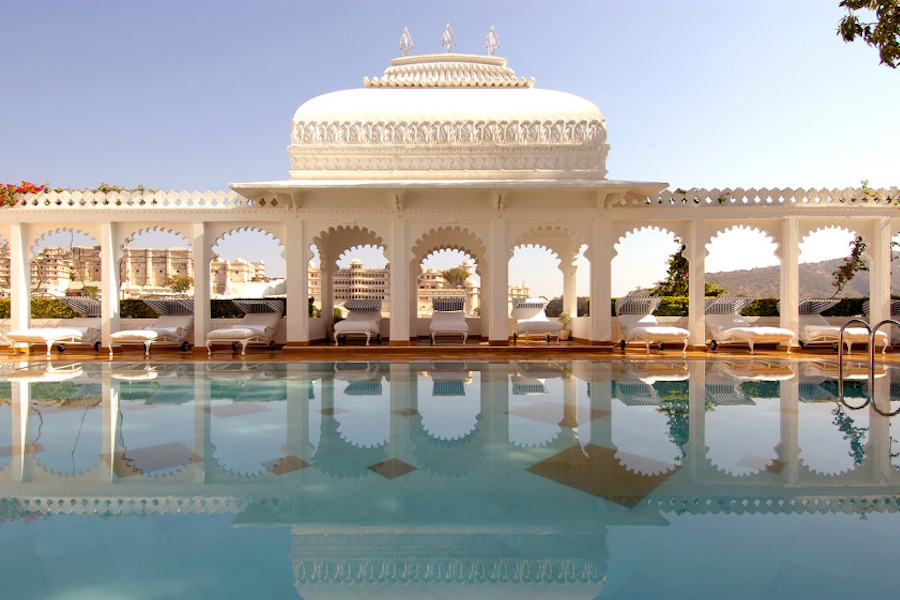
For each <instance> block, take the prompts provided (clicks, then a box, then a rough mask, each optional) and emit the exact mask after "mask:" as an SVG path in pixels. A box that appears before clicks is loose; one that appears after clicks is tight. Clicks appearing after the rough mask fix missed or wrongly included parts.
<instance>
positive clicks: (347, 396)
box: [0, 357, 900, 598]
mask: <svg viewBox="0 0 900 600" xmlns="http://www.w3.org/2000/svg"><path fill="white" fill-rule="evenodd" d="M0 367H2V368H3V372H2V373H0V435H2V436H3V439H5V440H8V441H7V442H6V443H3V442H0V482H2V483H0V486H2V487H0V490H2V491H0V542H2V543H0V548H2V553H3V558H4V560H3V561H0V575H6V577H5V578H4V581H6V582H12V583H7V584H5V585H6V588H5V591H4V597H10V598H29V597H34V598H42V597H64V596H68V595H72V596H75V595H77V594H79V593H80V594H85V595H91V596H92V597H144V598H154V597H159V598H163V597H170V596H172V595H175V594H179V595H181V596H184V597H217V598H222V597H238V598H241V597H246V598H279V597H283V598H297V597H304V598H314V597H315V598H346V597H366V598H378V597H391V598H397V597H409V598H422V597H429V598H476V597H482V596H484V597H487V596H490V597H491V598H498V597H499V598H505V597H510V598H512V597H515V598H522V597H534V598H556V597H564V598H598V597H599V598H606V597H610V598H622V597H635V598H637V597H709V598H718V597H723V596H727V597H733V596H748V597H833V596H836V595H840V596H845V597H846V596H854V597H855V596H862V595H866V596H868V597H888V596H889V595H893V594H892V590H893V578H892V575H891V573H892V569H891V568H890V567H889V566H888V561H889V560H891V556H892V554H891V552H890V550H892V549H893V547H894V540H895V539H897V535H898V534H900V521H898V519H897V515H896V512H897V511H898V507H900V501H898V494H900V481H898V474H897V466H896V464H895V463H896V462H897V458H896V456H897V455H898V444H897V442H896V440H895V439H894V438H893V437H892V435H891V424H892V423H891V422H892V419H891V418H890V417H887V416H883V415H882V414H880V413H886V412H888V411H890V410H891V408H896V407H898V406H900V404H898V402H892V396H891V389H892V381H894V380H895V379H897V373H895V372H894V370H893V369H887V368H881V369H878V370H877V371H876V377H875V379H874V381H873V386H872V387H873V389H872V394H873V397H874V398H875V399H876V400H875V402H874V403H868V404H866V398H867V397H868V393H869V391H868V382H867V381H866V379H865V378H864V377H863V378H859V377H857V376H855V375H854V371H852V370H851V371H849V372H848V373H849V377H848V380H847V381H846V382H845V385H844V388H843V393H844V395H845V396H846V397H847V398H848V402H847V403H846V405H845V404H841V403H840V402H839V399H838V394H839V393H840V392H839V390H838V386H837V383H836V381H835V376H836V372H835V369H834V364H833V363H823V362H801V361H797V362H788V361H774V360H767V359H758V358H749V357H748V358H747V359H745V360H733V361H718V362H705V361H702V360H697V361H682V360H667V361H646V360H641V361H635V362H629V361H625V360H618V359H615V360H607V361H518V362H510V363H507V362H478V361H472V360H466V361H462V360H457V361H452V360H451V361H444V362H440V361H438V362H432V361H427V362H426V361H422V362H410V363H396V362H392V363H377V362H356V363H354V362H340V363H300V362H294V363H271V362H267V363H251V362H247V363H241V362H225V363H217V362H198V363H177V364H168V363H132V364H123V363H112V364H96V363H84V364H78V363H60V364H53V365H52V366H51V365H48V364H46V363H31V364H29V363H3V364H2V365H0ZM898 400H900V395H898ZM859 406H863V408H861V409H860V408H858V407H859ZM836 565H840V567H838V566H836Z"/></svg>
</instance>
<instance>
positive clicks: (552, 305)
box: [544, 296, 615, 317]
mask: <svg viewBox="0 0 900 600" xmlns="http://www.w3.org/2000/svg"><path fill="white" fill-rule="evenodd" d="M576 305H577V307H578V316H579V317H587V316H589V315H590V314H591V299H590V298H588V297H587V296H578V299H577V300H576ZM562 307H563V299H562V296H557V297H556V298H552V299H551V300H550V301H549V302H547V308H546V309H545V310H544V312H545V313H546V314H547V316H548V317H559V315H560V314H561V313H562ZM613 314H615V312H613Z"/></svg>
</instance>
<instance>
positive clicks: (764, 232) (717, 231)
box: [706, 224, 783, 261]
mask: <svg viewBox="0 0 900 600" xmlns="http://www.w3.org/2000/svg"><path fill="white" fill-rule="evenodd" d="M734 231H747V232H751V233H753V232H755V233H757V234H759V235H761V236H762V238H763V239H764V240H766V241H768V242H769V243H771V244H772V245H774V246H775V247H774V249H773V250H772V252H773V254H774V255H775V258H777V259H778V260H779V261H781V260H782V259H783V257H782V256H781V242H780V241H779V239H778V236H776V235H775V234H773V233H772V232H771V231H769V230H768V229H766V228H765V227H763V226H760V225H755V224H754V225H744V224H734V225H726V226H724V227H718V228H714V230H713V232H712V233H710V234H709V238H708V240H707V242H706V255H707V256H709V247H710V246H711V245H712V244H713V243H714V242H715V241H716V240H717V239H719V238H720V237H721V236H723V235H727V234H728V233H731V232H734Z"/></svg>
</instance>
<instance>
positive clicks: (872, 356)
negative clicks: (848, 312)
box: [838, 319, 900, 417]
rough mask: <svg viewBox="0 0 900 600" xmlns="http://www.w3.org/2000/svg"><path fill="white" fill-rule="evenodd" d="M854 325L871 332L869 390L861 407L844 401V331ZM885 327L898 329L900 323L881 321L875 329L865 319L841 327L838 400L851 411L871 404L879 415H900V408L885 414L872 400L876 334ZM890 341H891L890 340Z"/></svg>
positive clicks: (855, 320)
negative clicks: (893, 326) (889, 326)
mask: <svg viewBox="0 0 900 600" xmlns="http://www.w3.org/2000/svg"><path fill="white" fill-rule="evenodd" d="M852 323H859V324H861V325H862V326H863V327H865V328H866V331H868V332H869V389H868V392H867V394H866V401H865V402H864V403H863V404H862V405H861V406H851V405H849V404H847V402H846V400H844V330H845V329H847V327H849V326H850V325H851V324H852ZM884 325H896V326H897V327H900V322H898V321H896V320H894V319H884V320H883V321H879V323H878V324H877V325H875V327H870V326H869V323H868V322H867V321H865V320H863V319H850V320H849V321H847V322H846V323H844V324H843V325H841V332H840V339H839V340H838V399H839V400H840V402H841V404H843V405H844V406H846V407H847V408H849V409H851V410H859V409H861V408H865V407H866V406H867V405H869V404H871V405H872V408H874V409H875V412H877V413H878V414H880V415H884V416H886V417H893V416H894V415H897V414H900V408H897V410H894V411H890V412H885V411H883V410H881V409H880V408H878V405H877V404H875V402H873V400H872V390H873V389H874V387H875V334H877V333H878V330H879V329H881V328H882V327H883V326H884ZM888 341H890V339H889V340H888Z"/></svg>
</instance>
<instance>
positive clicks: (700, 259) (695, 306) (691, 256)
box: [687, 219, 706, 346]
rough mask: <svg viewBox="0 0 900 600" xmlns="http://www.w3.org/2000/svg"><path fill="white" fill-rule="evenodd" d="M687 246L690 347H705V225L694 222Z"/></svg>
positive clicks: (699, 221)
mask: <svg viewBox="0 0 900 600" xmlns="http://www.w3.org/2000/svg"><path fill="white" fill-rule="evenodd" d="M693 225H694V226H693V229H692V230H691V233H690V237H691V239H690V241H689V242H688V244H687V254H688V261H689V266H688V307H689V308H688V311H689V312H688V315H689V317H688V323H689V326H688V329H689V330H690V332H691V345H693V346H705V345H706V315H705V311H704V309H705V303H706V223H705V221H704V220H703V219H697V220H695V221H694V224H693Z"/></svg>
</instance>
